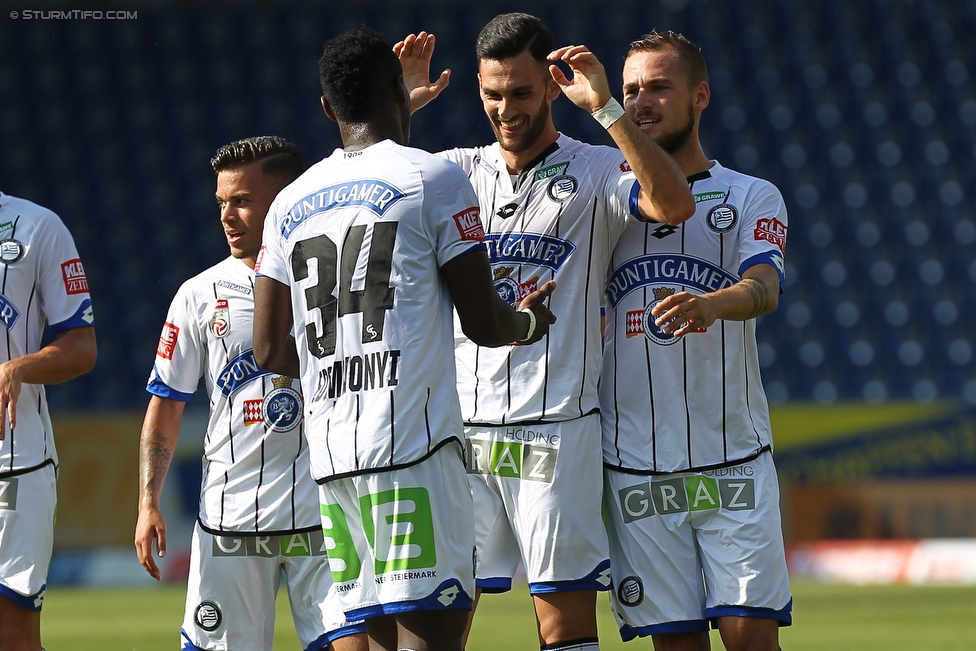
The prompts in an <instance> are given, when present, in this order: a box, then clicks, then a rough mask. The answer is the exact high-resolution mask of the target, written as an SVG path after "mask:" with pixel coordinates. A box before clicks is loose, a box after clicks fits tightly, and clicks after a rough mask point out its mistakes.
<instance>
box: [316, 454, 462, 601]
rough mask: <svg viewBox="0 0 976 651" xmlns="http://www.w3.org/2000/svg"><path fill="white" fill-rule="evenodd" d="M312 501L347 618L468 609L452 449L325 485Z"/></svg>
mask: <svg viewBox="0 0 976 651" xmlns="http://www.w3.org/2000/svg"><path fill="white" fill-rule="evenodd" d="M319 499H320V502H321V508H322V527H323V529H324V531H325V538H326V546H327V548H328V553H329V564H330V566H331V567H332V577H333V579H334V581H335V584H336V588H337V590H338V592H339V598H340V600H341V602H342V606H343V609H344V610H345V612H346V617H347V618H349V619H369V618H371V617H378V616H380V615H394V614H397V613H401V612H408V611H417V610H447V609H463V610H470V609H471V599H472V597H473V596H474V516H473V515H472V505H471V493H470V492H469V490H468V483H467V477H466V476H465V471H464V463H463V460H462V459H461V453H460V450H459V449H458V446H457V445H454V444H447V445H445V446H443V447H441V448H440V449H439V450H437V451H436V452H435V453H434V454H433V455H431V456H430V457H429V458H427V459H425V460H423V461H421V462H419V463H416V464H414V465H411V466H407V467H405V468H398V469H395V470H387V471H384V472H376V473H369V474H364V475H356V476H353V477H346V478H341V479H336V480H333V481H329V482H327V483H325V484H323V485H321V486H320V487H319Z"/></svg>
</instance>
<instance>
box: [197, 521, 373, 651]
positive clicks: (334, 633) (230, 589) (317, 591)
mask: <svg viewBox="0 0 976 651" xmlns="http://www.w3.org/2000/svg"><path fill="white" fill-rule="evenodd" d="M282 577H283V578H284V581H285V589H286V590H287V591H288V601H289V603H290V604H291V612H292V617H293V619H294V621H295V630H296V631H298V637H299V639H301V641H302V648H303V649H304V650H305V651H319V650H322V649H325V648H326V647H327V646H328V645H329V643H330V642H331V641H332V640H335V639H338V638H340V637H344V636H346V635H351V634H353V633H365V632H366V627H365V625H364V624H363V623H362V622H358V623H354V624H349V623H347V622H346V618H345V616H344V615H343V613H342V609H341V607H340V606H339V601H338V596H337V595H336V592H335V586H334V585H333V584H332V574H331V573H330V572H329V559H328V557H327V556H326V554H325V542H324V537H323V536H322V533H321V532H320V531H318V530H316V531H311V532H306V533H295V534H284V535H268V536H255V535H249V536H232V535H220V536H218V535H214V534H211V533H209V532H207V531H204V530H203V529H202V528H201V527H200V523H199V522H198V523H197V524H196V526H195V527H194V528H193V539H192V542H191V548H190V577H189V581H188V584H187V590H186V612H185V614H184V618H183V630H182V631H181V633H182V636H181V637H182V646H181V649H183V651H198V650H202V649H209V650H211V651H214V650H226V649H233V650H235V651H236V650H238V649H241V650H245V649H270V648H271V644H272V642H273V640H274V623H275V597H276V595H277V594H278V586H279V584H280V582H281V579H282Z"/></svg>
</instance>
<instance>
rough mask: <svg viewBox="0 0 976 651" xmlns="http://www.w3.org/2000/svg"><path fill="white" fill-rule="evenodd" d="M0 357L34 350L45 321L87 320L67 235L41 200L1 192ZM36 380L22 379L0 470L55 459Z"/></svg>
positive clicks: (58, 326) (65, 324)
mask: <svg viewBox="0 0 976 651" xmlns="http://www.w3.org/2000/svg"><path fill="white" fill-rule="evenodd" d="M0 320H2V321H3V328H4V330H5V332H6V336H5V337H3V339H2V343H0V363H3V362H6V361H9V360H11V359H15V358H17V357H23V356H24V355H28V354H30V353H36V352H37V351H38V350H40V348H41V336H42V334H43V332H44V326H45V324H50V326H51V329H52V330H54V332H55V333H61V332H65V331H66V330H70V329H72V328H77V327H83V326H90V325H94V317H93V316H92V306H91V298H90V297H89V295H88V279H87V277H86V276H85V270H84V267H83V266H82V264H81V259H80V258H79V257H78V250H77V248H75V243H74V239H73V238H72V237H71V233H70V232H68V229H67V227H66V226H65V225H64V223H63V222H62V221H61V219H60V218H59V217H58V216H57V215H56V214H54V213H53V212H51V211H50V210H48V209H47V208H44V207H42V206H38V205H37V204H35V203H32V202H30V201H27V200H25V199H20V198H18V197H11V196H10V195H7V194H3V193H0ZM52 432H53V430H52V427H51V417H50V414H49V413H48V405H47V397H46V394H45V390H44V385H43V384H27V383H24V384H23V385H22V386H21V390H20V396H18V398H17V427H15V428H11V427H10V425H9V423H8V424H6V433H5V436H4V439H3V440H2V441H0V477H2V476H3V475H4V474H5V473H9V472H15V471H16V472H20V471H25V470H29V469H33V468H37V467H39V466H41V465H44V464H47V463H54V464H55V465H57V462H58V456H57V452H56V450H55V447H54V437H53V434H52Z"/></svg>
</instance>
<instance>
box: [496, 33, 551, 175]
mask: <svg viewBox="0 0 976 651" xmlns="http://www.w3.org/2000/svg"><path fill="white" fill-rule="evenodd" d="M478 85H479V88H480V90H481V101H482V104H483V105H484V108H485V113H486V114H487V115H488V119H489V121H490V122H491V128H492V130H493V131H494V132H495V137H496V138H497V139H498V144H499V145H501V148H502V153H503V154H504V155H505V160H506V162H507V163H508V165H509V167H510V168H512V169H511V170H510V171H512V172H520V171H521V166H522V165H523V164H525V163H528V162H530V161H531V160H532V159H534V158H535V157H536V156H538V155H539V154H540V153H542V151H543V150H544V149H545V148H546V147H548V146H549V145H550V144H551V143H552V142H553V141H555V140H556V137H557V136H558V134H557V132H556V128H555V127H554V126H553V124H552V116H551V114H550V105H551V104H552V101H553V100H554V99H555V98H556V97H558V96H559V92H560V91H559V86H558V85H557V84H556V82H555V81H553V80H552V76H551V75H550V74H549V69H548V66H547V65H545V64H543V63H540V62H538V61H536V60H535V59H533V58H532V55H531V54H530V53H529V52H528V51H526V52H522V53H521V54H519V55H518V56H514V57H510V58H508V59H503V60H496V59H482V60H481V61H480V62H479V63H478Z"/></svg>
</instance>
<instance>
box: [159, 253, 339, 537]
mask: <svg viewBox="0 0 976 651" xmlns="http://www.w3.org/2000/svg"><path fill="white" fill-rule="evenodd" d="M253 319H254V272H253V271H252V270H251V269H250V268H249V267H248V266H247V265H246V264H244V262H243V261H241V260H238V259H236V258H233V257H228V258H226V259H224V260H223V261H222V262H220V263H218V264H216V265H214V266H213V267H210V268H209V269H207V270H206V271H204V272H202V273H200V274H198V275H196V276H194V277H193V278H190V279H189V280H187V281H186V282H185V283H183V285H182V286H181V287H180V289H179V291H178V292H177V293H176V296H175V297H174V298H173V302H172V304H171V305H170V308H169V312H168V314H167V315H166V323H165V324H164V325H163V332H162V335H160V338H159V344H158V345H157V347H156V361H155V365H154V366H153V370H152V375H151V376H150V378H149V385H148V387H147V390H148V391H149V392H150V393H153V394H155V395H157V396H160V397H162V398H170V399H172V400H179V401H184V402H185V401H187V400H189V399H190V396H191V395H192V394H193V392H194V391H196V389H197V385H198V383H199V381H200V377H201V376H203V377H204V378H205V380H206V390H207V395H208V398H209V401H210V421H209V423H208V424H207V435H206V439H205V440H204V451H203V482H202V486H201V491H200V523H201V524H202V525H203V526H204V527H205V528H206V529H207V530H208V531H210V532H217V533H220V532H246V533H286V532H292V531H300V530H308V529H309V528H317V527H318V526H319V522H320V516H319V511H318V487H317V486H316V485H315V482H314V481H312V477H311V474H310V473H309V460H308V445H307V443H306V442H305V438H304V436H303V434H302V427H303V423H302V413H303V409H302V396H301V393H300V383H299V381H298V380H297V379H292V378H288V377H283V376H280V375H274V374H271V373H269V372H267V371H265V370H264V369H262V368H260V367H259V366H258V365H257V362H255V361H254V351H253V350H252V334H251V332H252V326H253Z"/></svg>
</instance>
